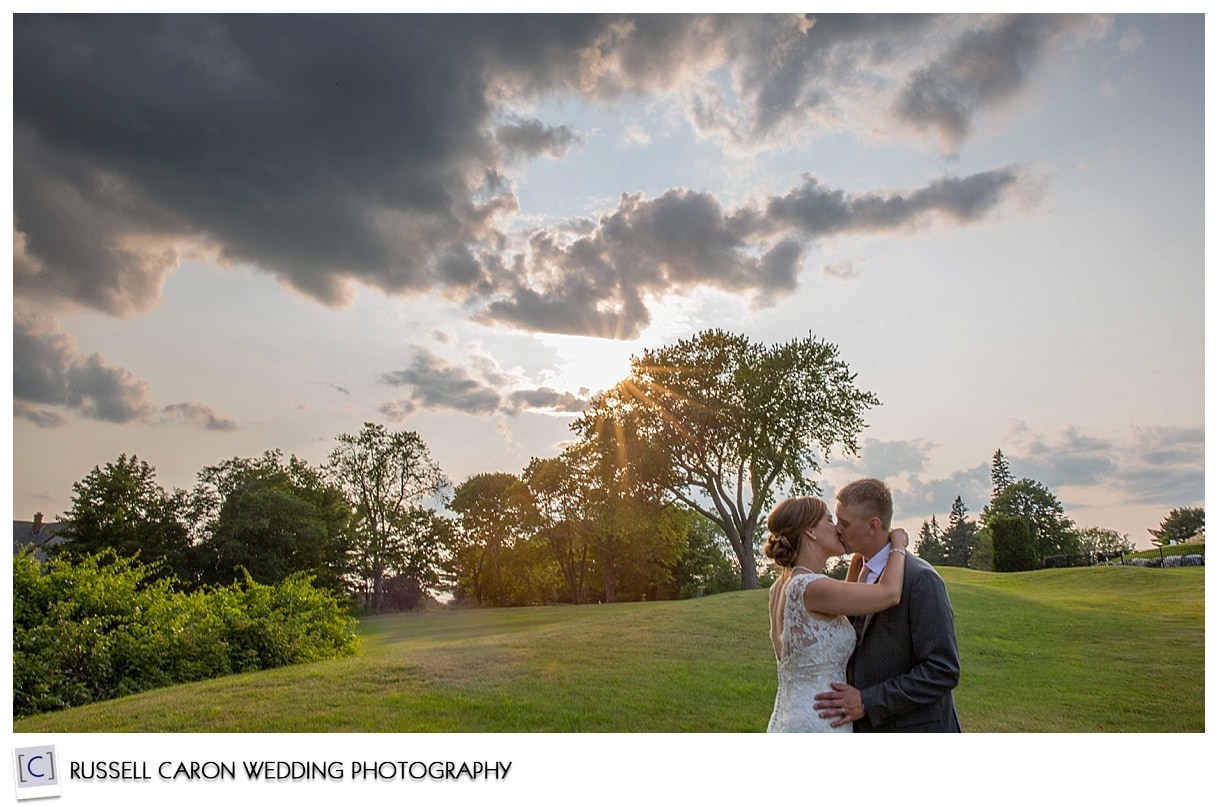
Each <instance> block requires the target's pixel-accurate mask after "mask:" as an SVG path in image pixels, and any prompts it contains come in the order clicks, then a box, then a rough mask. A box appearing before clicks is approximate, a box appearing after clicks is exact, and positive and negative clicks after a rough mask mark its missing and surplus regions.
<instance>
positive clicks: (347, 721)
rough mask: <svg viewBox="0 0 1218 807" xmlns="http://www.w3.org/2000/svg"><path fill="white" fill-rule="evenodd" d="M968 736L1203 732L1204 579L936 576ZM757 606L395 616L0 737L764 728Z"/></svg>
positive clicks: (770, 676) (764, 659)
mask: <svg viewBox="0 0 1218 807" xmlns="http://www.w3.org/2000/svg"><path fill="white" fill-rule="evenodd" d="M941 572H942V574H943V577H944V580H945V581H946V582H947V585H948V591H949V593H950V595H951V598H952V604H953V607H954V609H955V612H956V631H957V635H958V637H959V640H960V654H961V666H962V675H961V682H960V686H959V688H958V689H957V691H956V698H957V703H958V705H959V709H960V716H961V722H962V723H963V725H964V728H965V730H966V731H972V732H1030V731H1040V732H1202V731H1204V730H1205V714H1204V703H1205V684H1204V644H1205V596H1204V581H1205V569H1204V568H1203V567H1192V568H1180V569H1144V568H1137V567H1120V566H1111V567H1107V566H1105V567H1092V568H1078V569H1056V570H1044V571H1036V572H1024V573H1019V574H1005V575H999V574H990V573H985V572H975V571H971V570H967V569H943V570H941ZM766 614H767V611H766V593H765V592H764V591H742V592H734V593H730V594H721V595H717V596H713V597H705V598H701V599H696V600H687V601H683V602H649V603H620V604H613V605H586V606H579V607H572V606H557V607H548V608H515V609H484V610H464V611H440V612H426V613H416V614H395V615H385V616H378V617H371V618H368V619H365V620H363V621H362V622H361V624H360V631H361V633H362V636H363V647H362V650H361V652H360V654H359V655H358V656H356V657H353V658H347V659H340V660H336V661H327V662H320V663H316V664H307V665H298V666H294V667H287V668H282V669H278V670H270V671H265V672H259V673H251V674H247V675H236V676H230V677H227V678H223V679H217V680H213V681H205V682H201V683H195V684H187V685H183V686H175V687H170V688H166V689H162V690H157V691H153V692H146V693H142V694H140V695H135V696H131V697H128V698H122V699H119V700H115V701H109V702H106V703H98V704H92V705H90V706H84V707H80V708H76V709H71V710H67V711H63V712H57V713H51V714H44V715H36V716H34V717H30V718H27V719H24V720H20V721H16V722H15V723H14V731H15V732H130V731H136V732H751V731H764V729H765V726H766V721H767V720H768V718H769V714H770V708H771V706H772V704H773V698H774V687H775V677H776V673H775V669H774V659H773V654H772V651H771V650H770V647H769V642H768V637H767V624H766V619H767V616H766Z"/></svg>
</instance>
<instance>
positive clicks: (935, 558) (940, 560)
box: [914, 515, 947, 566]
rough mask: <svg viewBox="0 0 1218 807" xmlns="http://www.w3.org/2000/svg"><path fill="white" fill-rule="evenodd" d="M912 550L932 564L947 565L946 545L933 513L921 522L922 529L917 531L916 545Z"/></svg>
mask: <svg viewBox="0 0 1218 807" xmlns="http://www.w3.org/2000/svg"><path fill="white" fill-rule="evenodd" d="M914 552H915V553H917V555H918V557H920V558H921V559H922V560H924V561H926V562H927V563H929V564H930V565H932V566H946V565H947V547H946V546H945V545H944V543H943V536H942V534H941V532H940V530H939V522H938V521H936V520H935V517H934V516H933V515H932V516H931V517H930V521H923V522H922V529H921V530H920V531H919V532H918V545H917V547H915V549H914Z"/></svg>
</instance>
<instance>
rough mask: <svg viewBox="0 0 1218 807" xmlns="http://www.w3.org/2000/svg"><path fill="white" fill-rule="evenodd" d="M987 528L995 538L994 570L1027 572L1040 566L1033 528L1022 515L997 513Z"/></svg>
mask: <svg viewBox="0 0 1218 807" xmlns="http://www.w3.org/2000/svg"><path fill="white" fill-rule="evenodd" d="M986 529H987V530H989V532H990V535H991V536H993V539H994V571H996V572H1026V571H1030V570H1032V569H1037V568H1039V567H1040V560H1039V559H1038V558H1037V557H1036V543H1035V540H1034V539H1033V538H1032V530H1031V528H1030V527H1029V525H1028V522H1027V521H1026V520H1025V519H1024V518H1023V517H1022V516H1012V515H1007V514H1005V513H995V514H994V515H993V516H992V517H991V518H990V519H989V520H988V521H987V522H986Z"/></svg>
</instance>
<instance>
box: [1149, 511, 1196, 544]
mask: <svg viewBox="0 0 1218 807" xmlns="http://www.w3.org/2000/svg"><path fill="white" fill-rule="evenodd" d="M1204 530H1205V508H1204V507H1177V508H1174V509H1173V510H1172V511H1171V512H1170V513H1168V514H1167V518H1165V519H1163V521H1161V522H1160V523H1159V529H1157V530H1151V529H1148V530H1146V531H1147V532H1149V533H1150V534H1151V535H1152V536H1154V544H1155V546H1167V545H1168V544H1178V543H1183V542H1184V541H1187V540H1188V539H1190V538H1192V537H1193V536H1195V535H1197V534H1198V533H1200V532H1203V531H1204Z"/></svg>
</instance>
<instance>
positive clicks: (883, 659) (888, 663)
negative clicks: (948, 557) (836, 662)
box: [847, 553, 960, 732]
mask: <svg viewBox="0 0 1218 807" xmlns="http://www.w3.org/2000/svg"><path fill="white" fill-rule="evenodd" d="M855 630H856V631H857V632H858V633H859V634H860V635H859V638H858V641H857V642H856V643H855V648H854V654H853V655H852V656H851V657H850V663H849V665H848V667H847V682H848V683H849V684H850V685H851V686H853V687H855V688H856V689H858V690H859V691H860V692H861V693H862V695H863V707H864V709H865V710H866V714H865V715H864V716H863V719H862V720H857V721H855V723H854V730H855V731H857V732H868V731H902V732H906V731H907V732H914V731H928V732H930V731H937V732H948V731H960V720H959V718H958V717H957V715H956V703H955V700H954V699H953V698H952V690H953V689H954V688H955V687H956V684H957V683H959V681H960V654H959V652H958V650H957V649H956V626H955V619H954V618H953V616H952V604H951V601H950V600H948V598H947V587H946V586H944V585H943V579H942V578H941V577H939V574H938V572H936V571H935V569H934V567H933V566H931V565H930V564H929V563H927V562H926V561H924V560H922V559H921V558H919V557H915V556H914V555H913V554H912V553H910V554H909V555H907V556H906V558H905V582H904V586H903V588H902V590H901V601H900V602H899V603H898V604H897V605H895V606H894V607H892V608H889V609H888V610H887V611H881V612H879V613H878V614H870V615H868V616H866V617H855Z"/></svg>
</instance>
